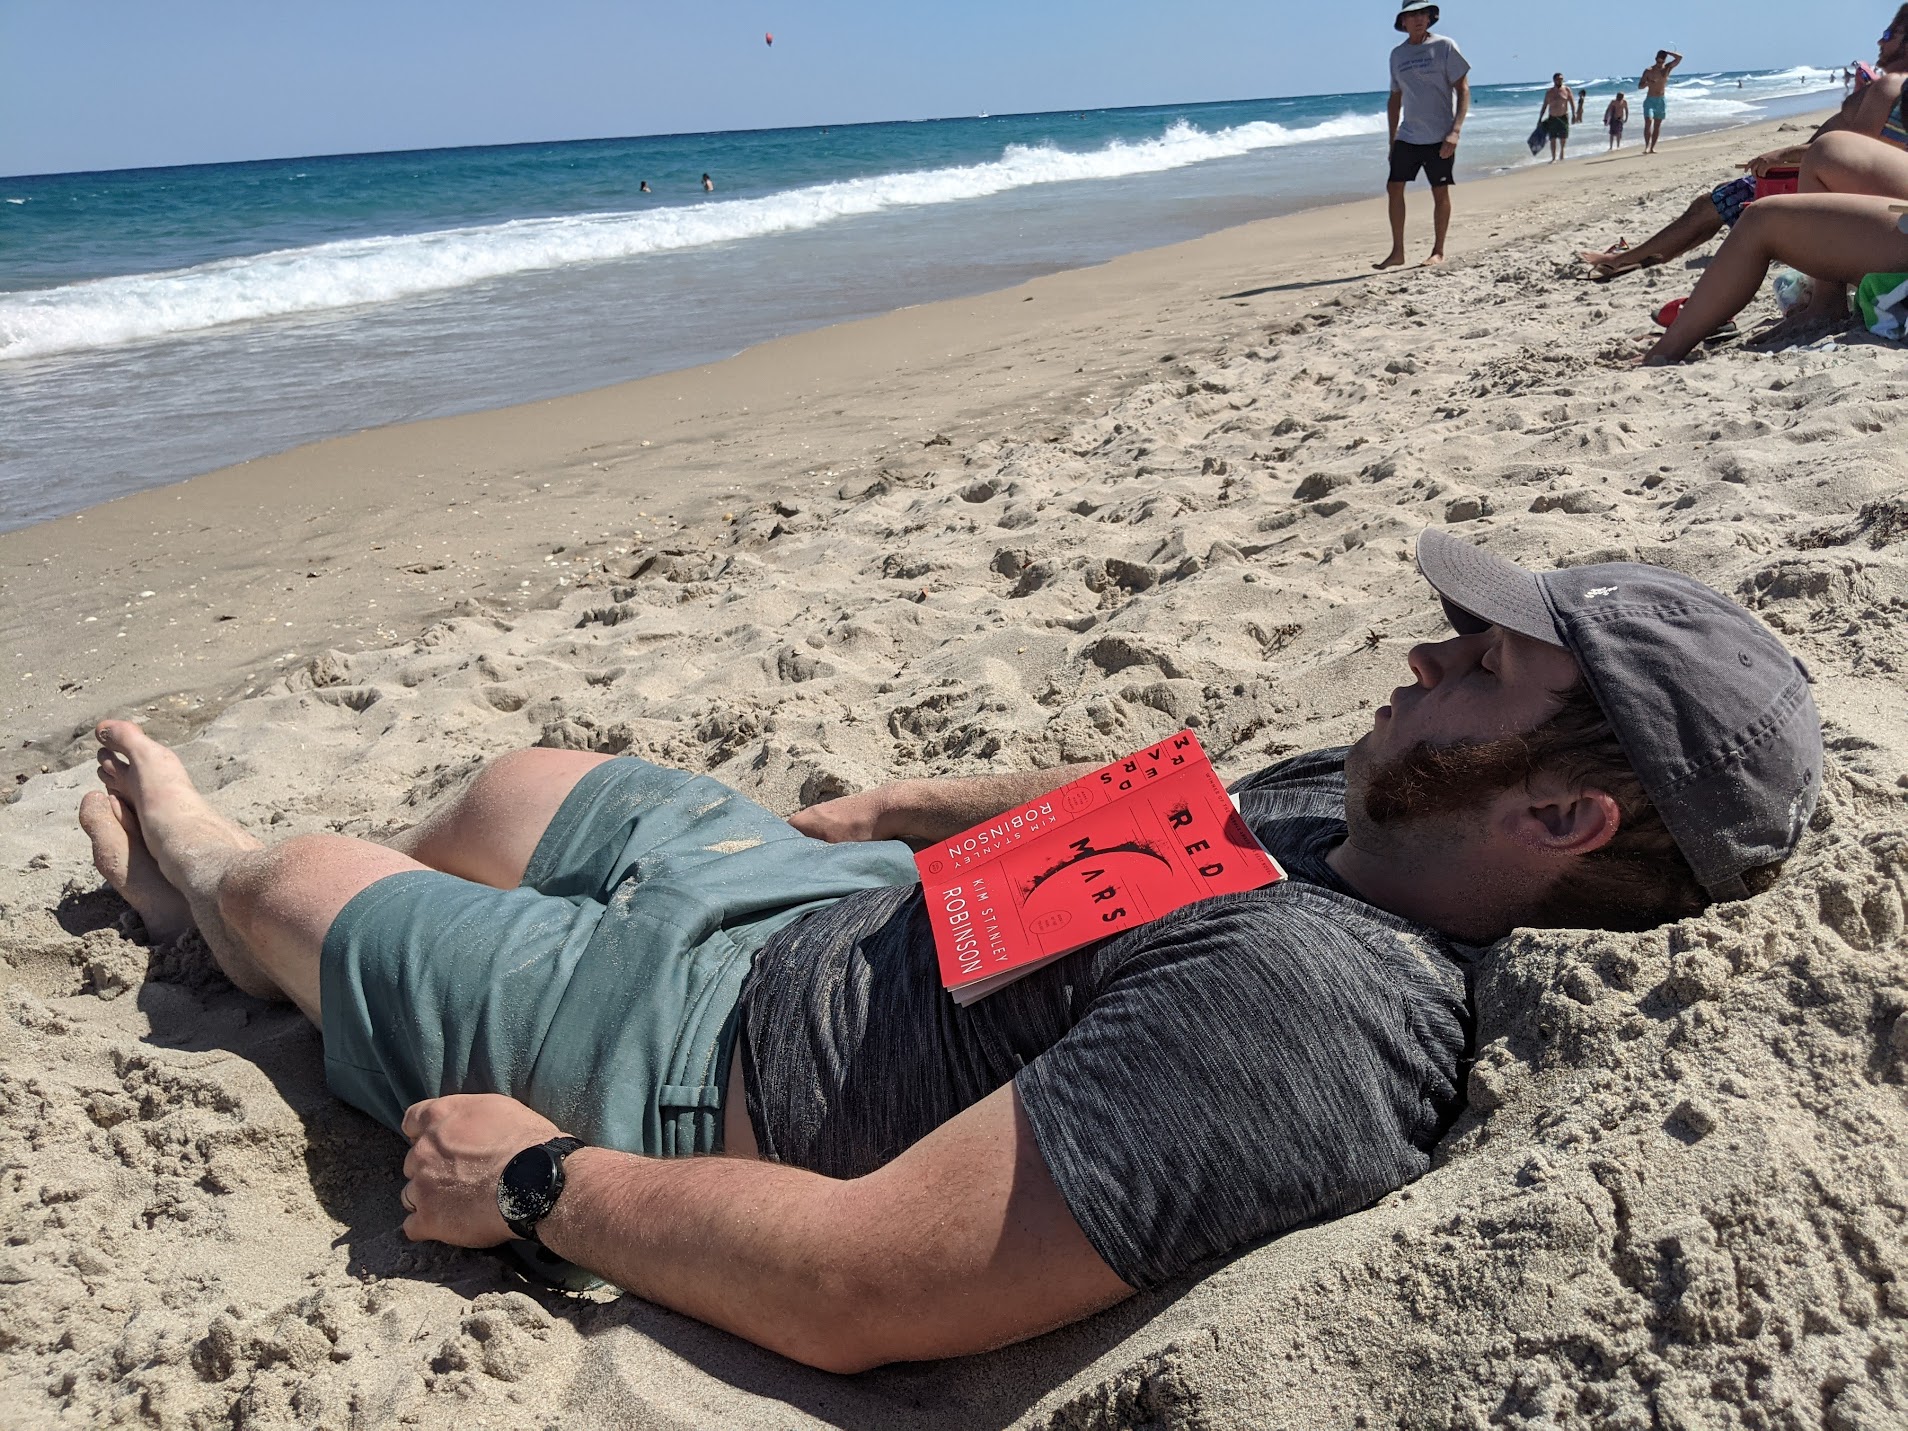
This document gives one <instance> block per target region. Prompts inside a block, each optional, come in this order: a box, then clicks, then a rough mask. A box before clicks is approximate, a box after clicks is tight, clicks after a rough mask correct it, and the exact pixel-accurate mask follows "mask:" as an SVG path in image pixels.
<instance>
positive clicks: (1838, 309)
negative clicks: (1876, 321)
mask: <svg viewBox="0 0 1908 1431" xmlns="http://www.w3.org/2000/svg"><path fill="white" fill-rule="evenodd" d="M1847 326H1848V298H1847V296H1846V294H1845V293H1841V292H1838V293H1837V294H1836V295H1834V296H1832V297H1831V298H1829V299H1828V300H1825V301H1823V302H1819V303H1813V302H1812V303H1807V304H1804V305H1803V306H1802V307H1800V308H1798V309H1796V310H1795V311H1794V312H1793V313H1787V314H1784V315H1783V317H1782V318H1781V320H1780V321H1778V322H1776V323H1774V324H1773V325H1771V326H1770V327H1768V328H1765V329H1764V330H1763V331H1762V332H1760V333H1758V334H1756V336H1755V339H1754V342H1755V346H1756V347H1758V348H1783V347H1787V346H1790V345H1792V344H1795V343H1805V342H1811V341H1813V340H1814V339H1816V338H1820V337H1822V336H1824V335H1825V334H1828V333H1832V332H1835V331H1837V330H1838V329H1841V328H1845V327H1847Z"/></svg>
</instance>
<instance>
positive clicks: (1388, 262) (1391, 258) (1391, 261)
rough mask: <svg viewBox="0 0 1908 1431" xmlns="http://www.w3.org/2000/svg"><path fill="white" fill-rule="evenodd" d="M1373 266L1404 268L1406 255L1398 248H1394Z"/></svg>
mask: <svg viewBox="0 0 1908 1431" xmlns="http://www.w3.org/2000/svg"><path fill="white" fill-rule="evenodd" d="M1372 267H1373V268H1403V267H1404V255H1403V254H1401V253H1399V252H1398V251H1397V250H1396V249H1393V250H1392V251H1391V252H1390V253H1388V254H1386V255H1385V256H1384V257H1383V258H1381V259H1379V260H1378V262H1376V263H1374V264H1373V265H1372Z"/></svg>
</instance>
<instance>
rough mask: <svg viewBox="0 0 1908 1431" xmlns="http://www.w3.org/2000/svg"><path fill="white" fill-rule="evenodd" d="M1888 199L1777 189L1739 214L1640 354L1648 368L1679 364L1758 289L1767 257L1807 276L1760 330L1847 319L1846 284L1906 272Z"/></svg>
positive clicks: (1773, 339)
mask: <svg viewBox="0 0 1908 1431" xmlns="http://www.w3.org/2000/svg"><path fill="white" fill-rule="evenodd" d="M1898 207H1899V206H1898V205H1891V204H1890V202H1889V201H1888V200H1887V199H1875V198H1869V197H1867V196H1866V195H1859V194H1777V195H1773V196H1771V197H1770V198H1767V199H1760V200H1758V201H1757V202H1756V205H1755V207H1754V208H1752V209H1750V210H1749V212H1748V213H1746V214H1744V215H1743V216H1742V221H1741V222H1740V223H1738V224H1737V225H1736V227H1735V229H1734V231H1732V232H1731V233H1730V235H1729V237H1728V239H1727V240H1725V241H1724V243H1723V246H1722V247H1721V248H1720V249H1718V250H1717V251H1716V257H1715V258H1714V259H1713V260H1711V262H1710V265H1709V267H1708V268H1707V269H1706V270H1704V272H1703V276H1702V279H1701V281H1700V282H1698V283H1697V285H1696V291H1695V292H1693V293H1691V294H1690V295H1689V297H1688V298H1687V299H1686V300H1685V301H1684V303H1683V305H1682V307H1681V308H1680V309H1679V310H1678V312H1677V314H1676V320H1675V322H1673V323H1671V324H1670V326H1669V329H1668V331H1667V332H1665V333H1664V334H1663V336H1662V337H1660V338H1658V339H1657V340H1656V343H1655V346H1653V347H1652V348H1651V349H1650V351H1649V352H1648V353H1646V354H1645V355H1644V357H1643V359H1642V361H1643V363H1644V365H1645V366H1646V367H1662V366H1664V365H1666V364H1669V363H1680V362H1681V361H1682V360H1683V359H1684V358H1686V357H1688V356H1689V354H1690V352H1691V350H1693V349H1694V348H1695V347H1696V345H1697V344H1698V343H1700V342H1702V341H1703V339H1705V338H1707V337H1708V336H1709V335H1710V334H1712V333H1714V332H1715V331H1716V330H1717V329H1719V328H1721V327H1722V326H1723V324H1725V323H1727V322H1729V320H1730V319H1732V318H1734V317H1735V316H1736V315H1737V314H1738V313H1740V312H1742V310H1743V309H1745V308H1747V307H1748V306H1749V303H1750V301H1751V300H1752V299H1753V298H1754V297H1755V296H1756V294H1757V293H1758V292H1759V291H1761V288H1762V280H1763V278H1764V277H1765V276H1766V275H1767V274H1768V272H1769V265H1770V264H1772V263H1786V264H1788V265H1789V266H1790V267H1791V268H1798V269H1800V270H1801V271H1802V272H1803V273H1806V274H1807V275H1808V276H1809V278H1810V280H1811V283H1810V293H1809V299H1808V301H1807V303H1805V304H1804V305H1803V306H1802V307H1801V308H1799V309H1797V310H1796V311H1795V312H1793V313H1791V314H1789V315H1788V316H1787V317H1785V318H1784V319H1783V320H1782V322H1781V323H1779V324H1777V325H1776V326H1775V327H1774V328H1773V329H1771V330H1769V331H1767V332H1764V333H1761V334H1759V335H1757V341H1758V342H1762V343H1780V342H1783V341H1785V340H1790V339H1793V338H1795V337H1798V336H1800V335H1802V334H1804V333H1808V332H1813V331H1816V330H1819V329H1820V327H1821V326H1822V325H1823V324H1824V323H1840V322H1843V321H1845V320H1846V319H1847V317H1848V285H1850V284H1854V283H1860V282H1861V281H1862V279H1863V278H1865V277H1866V276H1867V275H1869V274H1871V273H1903V272H1908V233H1903V232H1902V229H1901V225H1900V223H1899V222H1898V220H1899V218H1900V215H1899V214H1898V213H1897V212H1896V210H1897V208H1898Z"/></svg>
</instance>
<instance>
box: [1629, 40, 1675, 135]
mask: <svg viewBox="0 0 1908 1431" xmlns="http://www.w3.org/2000/svg"><path fill="white" fill-rule="evenodd" d="M1682 62H1683V57H1682V56H1681V55H1679V54H1677V53H1676V51H1674V50H1658V51H1657V52H1656V62H1655V63H1654V64H1652V65H1651V66H1650V67H1649V68H1648V69H1646V70H1644V71H1643V77H1642V78H1641V79H1640V80H1638V81H1637V82H1638V83H1639V84H1641V85H1642V86H1643V152H1644V153H1645V154H1654V153H1655V152H1656V141H1657V140H1658V139H1660V138H1662V137H1663V118H1664V116H1665V115H1667V114H1668V113H1669V102H1668V101H1667V100H1666V99H1665V98H1664V94H1665V93H1666V92H1667V91H1668V89H1669V77H1670V71H1672V70H1674V69H1675V68H1676V67H1677V66H1678V65H1680V64H1681V63H1682Z"/></svg>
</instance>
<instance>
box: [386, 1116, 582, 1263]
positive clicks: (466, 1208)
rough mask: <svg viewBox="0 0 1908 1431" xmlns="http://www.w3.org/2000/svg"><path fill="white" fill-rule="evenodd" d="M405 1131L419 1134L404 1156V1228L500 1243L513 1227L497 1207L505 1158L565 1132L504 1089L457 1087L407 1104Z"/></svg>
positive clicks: (426, 1235)
mask: <svg viewBox="0 0 1908 1431" xmlns="http://www.w3.org/2000/svg"><path fill="white" fill-rule="evenodd" d="M401 1131H402V1132H403V1134H404V1136H405V1137H407V1138H409V1139H410V1140H411V1151H410V1152H409V1153H407V1154H406V1155H405V1158H404V1176H405V1178H406V1179H407V1181H406V1182H405V1184H404V1190H403V1192H402V1193H401V1194H400V1195H399V1200H400V1201H401V1202H402V1203H403V1204H404V1208H405V1211H406V1212H408V1213H409V1214H410V1216H408V1217H406V1218H405V1219H404V1235H405V1236H406V1237H408V1238H410V1239H411V1241H413V1242H424V1241H427V1240H428V1241H432V1242H448V1243H450V1244H451V1245H452V1246H454V1247H495V1246H496V1245H497V1244H498V1243H500V1242H508V1241H509V1240H510V1237H511V1232H510V1226H509V1224H508V1223H506V1222H505V1221H504V1220H503V1214H502V1213H500V1212H498V1211H497V1179H498V1178H499V1177H500V1176H502V1174H503V1170H504V1164H505V1163H508V1162H509V1161H510V1160H511V1159H512V1158H514V1157H515V1156H516V1155H517V1154H518V1153H521V1152H522V1151H523V1150H524V1149H525V1148H532V1147H535V1146H536V1145H537V1144H538V1143H547V1142H549V1141H550V1139H552V1138H556V1137H561V1136H562V1132H563V1130H562V1129H560V1128H558V1127H557V1125H556V1124H554V1123H552V1122H551V1121H550V1120H549V1119H548V1118H545V1117H544V1116H543V1115H542V1114H541V1113H538V1112H536V1111H535V1110H534V1109H531V1108H528V1107H526V1106H524V1105H523V1104H521V1103H519V1102H518V1101H517V1100H516V1099H514V1098H506V1097H505V1096H504V1095H503V1094H501V1093H454V1094H452V1095H450V1096H449V1097H447V1098H427V1099H425V1100H424V1101H423V1102H422V1103H413V1104H412V1105H411V1106H410V1107H409V1108H407V1109H406V1110H405V1111H404V1126H403V1128H402V1130H401Z"/></svg>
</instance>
